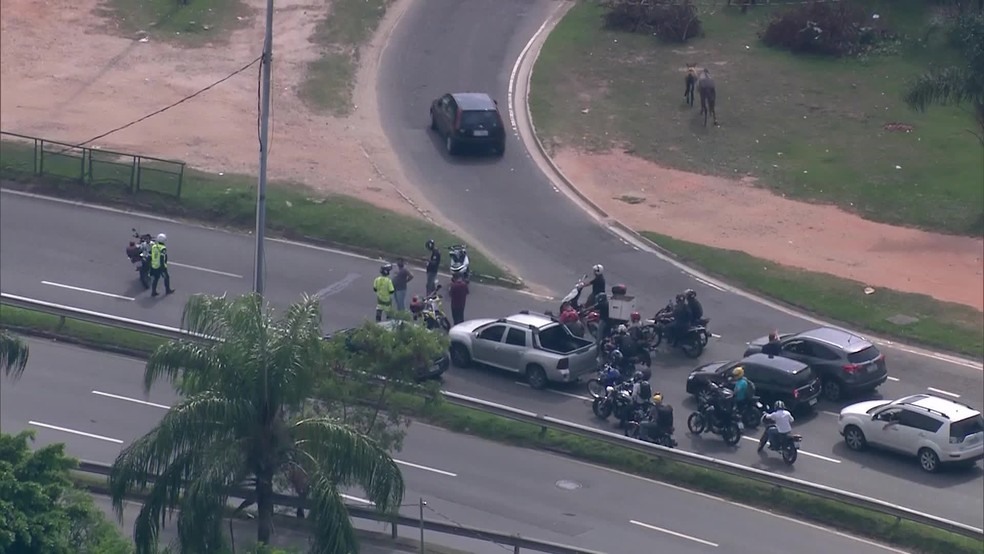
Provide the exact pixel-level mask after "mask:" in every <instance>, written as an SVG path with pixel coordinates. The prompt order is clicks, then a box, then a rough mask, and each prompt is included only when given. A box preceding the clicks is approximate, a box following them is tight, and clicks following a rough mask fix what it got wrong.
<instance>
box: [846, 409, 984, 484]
mask: <svg viewBox="0 0 984 554" xmlns="http://www.w3.org/2000/svg"><path fill="white" fill-rule="evenodd" d="M839 425H840V434H841V435H843V436H844V442H845V443H846V444H847V447H848V448H850V449H851V450H864V448H865V447H867V446H868V445H871V446H877V447H881V448H884V449H887V450H894V451H896V452H900V453H902V454H906V455H909V456H915V457H917V458H919V465H920V466H922V468H923V469H924V470H925V471H928V472H934V471H936V470H938V469H939V468H940V466H941V465H943V464H961V465H968V466H969V465H973V464H974V463H975V462H976V461H977V460H980V459H981V458H984V417H982V416H981V413H980V412H979V411H977V410H975V409H973V408H971V407H970V406H966V405H964V404H961V403H959V402H954V401H953V400H947V399H945V398H939V397H937V396H932V395H929V394H914V395H912V396H906V397H905V398H900V399H898V400H895V401H887V400H873V401H869V402H858V403H857V404H851V405H850V406H847V407H846V408H844V409H843V410H841V412H840V419H839Z"/></svg>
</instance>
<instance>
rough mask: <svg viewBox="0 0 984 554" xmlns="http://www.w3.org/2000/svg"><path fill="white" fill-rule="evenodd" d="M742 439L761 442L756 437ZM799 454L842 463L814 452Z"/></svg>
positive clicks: (802, 451) (803, 451) (804, 451)
mask: <svg viewBox="0 0 984 554" xmlns="http://www.w3.org/2000/svg"><path fill="white" fill-rule="evenodd" d="M742 438H743V439H745V440H747V441H754V442H758V441H759V439H757V438H755V437H749V436H748V435H745V436H743V437H742ZM799 453H800V454H802V455H804V456H810V457H811V458H816V459H818V460H824V461H827V462H831V463H834V464H839V463H841V461H840V460H837V459H834V458H828V457H826V456H821V455H820V454H814V453H812V452H807V451H806V450H800V451H799Z"/></svg>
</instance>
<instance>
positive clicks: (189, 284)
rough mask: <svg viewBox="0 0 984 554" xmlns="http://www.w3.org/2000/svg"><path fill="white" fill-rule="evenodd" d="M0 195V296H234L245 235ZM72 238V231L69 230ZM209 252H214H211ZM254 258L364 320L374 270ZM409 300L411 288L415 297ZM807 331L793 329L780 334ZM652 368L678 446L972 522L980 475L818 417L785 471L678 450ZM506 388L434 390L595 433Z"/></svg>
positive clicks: (697, 446) (706, 441)
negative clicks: (135, 251)
mask: <svg viewBox="0 0 984 554" xmlns="http://www.w3.org/2000/svg"><path fill="white" fill-rule="evenodd" d="M0 199H2V201H0V237H3V240H2V241H0V288H2V291H3V292H5V293H11V294H17V295H21V296H26V297H30V298H36V299H40V300H46V301H49V302H56V303H60V304H65V305H70V306H75V307H79V308H85V309H89V310H94V311H98V312H103V313H109V314H113V315H118V316H124V317H130V318H134V319H139V320H144V321H151V322H155V323H161V324H166V325H177V324H179V322H180V314H181V308H182V306H183V303H184V300H185V299H186V298H187V296H188V295H189V294H191V293H194V292H211V293H218V294H220V293H223V292H229V293H230V294H237V293H242V292H246V291H248V290H249V289H250V286H251V278H250V277H249V274H250V266H251V264H252V249H251V244H252V240H251V238H250V237H248V236H243V235H237V234H233V233H228V232H224V231H219V230H209V229H204V228H201V227H196V226H191V225H186V224H181V223H176V222H160V221H150V220H147V219H146V218H145V217H143V216H139V215H132V214H122V213H119V212H114V211H108V210H100V209H96V208H91V207H85V206H78V205H73V204H68V203H61V202H52V201H47V200H41V199H35V198H28V197H24V196H21V195H15V194H12V193H10V192H9V191H4V192H3V193H2V196H0ZM38 223H40V225H39V224H38ZM131 227H138V228H140V229H147V230H149V231H151V232H154V233H156V232H157V231H158V230H165V231H166V232H167V233H168V235H169V238H168V243H169V253H170V257H171V261H172V262H171V265H172V266H173V267H172V276H173V278H174V286H175V287H176V288H177V290H178V292H177V293H176V294H175V295H174V296H170V297H161V298H158V299H151V298H150V297H149V296H148V295H147V293H145V292H141V291H140V290H139V289H138V287H139V285H138V284H137V283H136V276H135V273H133V272H132V270H131V268H130V266H129V263H128V262H127V260H126V259H125V256H124V253H123V249H124V247H125V242H124V241H125V240H126V238H127V236H126V235H127V234H128V232H129V229H130V228H131ZM81 229H84V230H85V231H84V232H80V230H81ZM217 252H222V255H221V256H219V255H216V253H217ZM268 259H269V267H270V268H274V270H271V271H268V273H269V279H268V282H267V285H268V289H267V293H268V294H267V296H268V297H269V298H270V299H271V301H273V302H274V303H276V304H279V305H284V304H286V303H288V302H290V301H292V300H294V299H296V298H298V296H299V295H300V294H301V293H302V292H308V293H312V294H317V293H320V294H321V295H322V298H323V312H324V318H325V326H326V329H335V328H339V327H344V326H349V325H353V324H357V323H359V322H360V321H362V320H363V319H364V318H365V317H367V316H369V315H370V314H371V313H372V309H373V302H374V301H373V297H372V292H371V287H370V282H371V279H372V277H373V276H374V275H375V273H376V271H377V268H378V262H376V261H372V260H368V259H364V258H360V257H357V256H352V255H346V254H342V253H336V252H331V251H326V250H324V249H317V248H313V247H309V246H303V245H295V244H289V243H283V242H275V241H270V243H269V245H268ZM177 264H183V265H180V266H179V265H177ZM421 280H422V278H421ZM45 283H56V284H45ZM418 283H419V281H418ZM65 286H71V287H74V288H65ZM419 286H420V285H418V287H419ZM416 290H417V291H418V292H419V288H418V289H416ZM106 294H110V295H115V297H114V296H106ZM130 298H134V299H133V300H130ZM555 304H556V302H555V301H544V300H542V299H538V298H535V297H532V296H530V295H528V294H523V293H520V292H516V291H509V290H505V289H500V288H495V287H484V286H475V287H474V290H473V294H472V295H471V298H470V300H469V303H468V307H467V310H466V315H468V316H470V317H487V316H489V315H508V314H510V313H515V312H516V311H518V310H520V309H531V310H536V311H542V310H544V309H546V308H555V307H556V306H555ZM714 310H715V308H714V307H713V306H711V305H708V313H709V314H710V315H711V317H714V318H716V317H717V314H716V312H715V311H714ZM808 327H809V325H805V324H802V323H800V324H799V325H797V326H795V327H792V328H791V329H792V330H801V329H805V328H808ZM757 328H758V327H754V328H753V329H757ZM721 333H722V336H721V338H719V339H715V340H713V341H712V343H711V344H710V345H709V347H708V351H707V352H706V353H705V354H704V356H703V357H702V361H712V360H715V359H727V358H729V357H734V356H740V354H741V352H742V351H743V348H744V341H745V340H747V339H750V338H753V336H749V334H748V333H747V331H746V332H745V333H740V334H735V335H726V334H724V332H723V331H721ZM888 357H889V362H888V363H889V368H890V372H891V375H892V378H893V379H898V381H894V380H893V381H890V382H888V383H886V384H885V385H884V386H883V387H882V389H881V393H882V394H883V395H885V396H886V397H890V398H895V397H899V396H903V395H905V394H912V393H916V392H924V391H926V390H927V388H928V387H933V388H935V389H937V390H942V391H947V392H950V393H951V394H959V395H961V396H960V399H961V400H962V401H965V402H967V403H969V404H971V405H974V406H978V407H980V406H982V405H984V390H982V385H981V379H982V378H981V374H980V372H978V371H976V370H972V369H969V368H965V367H961V366H956V365H952V364H946V363H943V362H941V361H939V360H935V359H932V358H926V357H922V356H917V355H914V354H908V353H905V352H898V351H895V350H890V351H888ZM655 361H656V368H655V372H654V373H655V376H654V379H653V381H654V385H655V387H656V388H657V389H659V390H661V391H662V392H663V393H664V396H665V397H666V398H667V399H668V400H669V401H670V402H671V403H673V404H674V405H675V406H676V407H677V419H678V420H679V423H678V425H677V427H678V428H679V429H681V431H680V432H679V433H678V437H677V440H679V441H680V442H681V446H682V447H685V448H687V449H688V450H695V451H698V452H703V453H707V454H711V455H714V456H718V457H721V458H723V459H728V460H733V461H738V462H741V463H745V464H748V465H753V466H755V467H768V468H772V469H773V470H775V471H784V472H787V471H788V472H791V474H793V475H795V476H796V477H798V478H801V479H805V480H808V481H813V482H818V483H823V484H826V485H829V486H835V487H838V488H843V489H847V490H852V491H856V492H859V493H861V494H865V495H869V496H873V497H876V498H881V499H884V500H887V501H891V502H895V503H898V504H902V505H905V506H907V507H910V508H912V509H916V510H921V511H926V512H929V513H932V514H934V515H938V516H941V517H946V518H950V519H954V520H957V521H961V522H964V523H968V524H971V525H975V526H979V525H980V522H981V521H982V520H984V500H982V499H981V496H980V490H981V488H982V484H984V476H982V472H981V470H980V465H978V466H977V467H975V468H974V469H973V470H971V471H967V472H947V473H943V474H940V475H925V474H923V473H921V472H920V471H919V470H918V468H917V467H916V466H915V464H914V463H913V462H911V461H908V460H904V459H898V458H895V457H892V456H888V455H882V454H878V453H863V454H856V453H852V452H849V451H847V450H846V449H845V448H844V447H843V444H842V442H841V441H840V438H839V435H838V434H837V429H836V423H835V418H834V416H832V415H829V414H824V413H819V414H818V415H817V416H816V417H814V418H812V419H810V420H808V421H802V422H800V423H799V424H798V427H799V428H800V429H801V432H802V433H803V434H804V435H805V437H806V439H805V442H804V445H803V448H804V452H809V453H810V454H814V455H816V456H822V458H821V457H812V456H810V455H804V456H802V457H801V458H800V460H799V461H798V462H797V464H796V466H795V467H794V468H792V469H788V468H786V467H785V466H783V465H782V464H781V463H779V461H778V459H777V458H776V457H775V456H774V455H773V456H772V457H770V458H766V459H764V460H762V459H760V458H759V457H758V456H756V455H755V453H754V451H753V450H752V449H751V448H749V447H750V446H752V443H751V442H749V441H745V442H744V443H742V447H741V448H739V449H738V450H737V451H730V450H728V449H724V448H723V446H722V444H721V443H720V442H719V441H717V440H715V439H714V438H703V439H697V440H693V441H691V440H690V439H689V438H688V437H686V436H685V435H684V434H683V433H684V431H683V428H684V421H685V418H686V415H687V406H688V405H686V404H683V402H684V398H685V392H684V383H685V379H686V374H687V373H688V371H689V370H690V369H691V368H692V367H693V366H694V365H695V362H693V361H691V360H688V359H686V358H684V357H683V356H682V355H681V354H679V353H676V352H661V353H659V354H658V355H657V356H656V360H655ZM32 363H33V362H32ZM515 381H516V379H515V378H513V377H512V376H510V375H504V374H501V373H498V372H490V371H483V370H470V369H469V370H460V369H453V370H452V371H451V372H449V373H448V375H447V378H446V381H445V382H446V388H447V389H448V390H451V391H454V392H459V393H462V394H466V395H469V396H474V397H478V398H484V399H486V400H490V401H494V402H500V403H503V404H506V405H510V406H514V407H517V408H522V409H526V410H531V411H536V412H545V413H548V414H549V415H552V416H555V417H562V418H564V419H568V420H570V421H575V422H578V423H582V424H589V425H598V422H596V421H595V420H594V418H593V416H592V414H591V411H590V407H589V406H588V404H587V403H586V402H585V400H584V399H583V398H574V397H571V396H568V395H571V394H573V395H575V396H582V395H584V392H583V389H581V388H580V387H578V388H567V389H562V390H559V391H553V392H537V391H531V390H529V389H527V388H525V386H523V385H518V384H516V382H515ZM818 408H819V410H821V411H832V412H836V411H837V410H839V408H840V406H833V405H829V404H825V403H821V404H820V405H819V406H818ZM746 443H747V444H746ZM830 460H835V461H830ZM837 462H840V463H837Z"/></svg>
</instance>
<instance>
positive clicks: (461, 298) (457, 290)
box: [448, 273, 468, 325]
mask: <svg viewBox="0 0 984 554" xmlns="http://www.w3.org/2000/svg"><path fill="white" fill-rule="evenodd" d="M448 296H449V297H451V319H452V320H453V321H454V324H455V325H457V324H459V323H461V322H463V321H464V320H465V300H466V299H467V298H468V281H466V280H464V279H463V278H462V277H461V275H458V274H457V273H455V274H454V275H453V276H452V277H451V285H450V286H448Z"/></svg>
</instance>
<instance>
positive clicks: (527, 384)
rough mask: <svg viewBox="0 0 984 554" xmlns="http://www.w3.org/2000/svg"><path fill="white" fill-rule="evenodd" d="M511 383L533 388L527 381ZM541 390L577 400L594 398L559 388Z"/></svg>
mask: <svg viewBox="0 0 984 554" xmlns="http://www.w3.org/2000/svg"><path fill="white" fill-rule="evenodd" d="M513 384H516V385H519V386H521V387H526V388H528V389H532V388H533V387H531V386H530V384H529V383H524V382H522V381H513ZM543 391H544V392H552V393H554V394H559V395H561V396H566V397H568V398H576V399H578V400H589V401H591V400H594V398H588V397H587V396H578V395H576V394H571V393H569V392H564V391H559V390H553V389H543Z"/></svg>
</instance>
